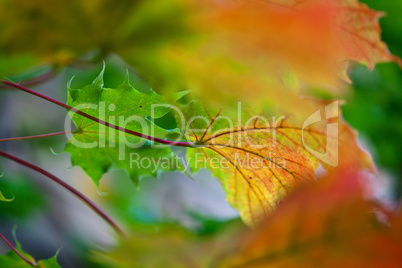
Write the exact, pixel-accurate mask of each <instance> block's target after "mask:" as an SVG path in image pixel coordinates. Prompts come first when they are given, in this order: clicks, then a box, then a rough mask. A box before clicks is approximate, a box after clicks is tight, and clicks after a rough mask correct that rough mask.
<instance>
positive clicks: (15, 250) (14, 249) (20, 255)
mask: <svg viewBox="0 0 402 268" xmlns="http://www.w3.org/2000/svg"><path fill="white" fill-rule="evenodd" d="M0 238H1V239H3V240H4V242H6V244H7V245H8V246H9V247H10V248H11V249H12V250H13V251H14V252H15V253H17V255H18V256H19V257H20V258H21V259H22V260H23V261H25V262H26V263H28V264H29V265H31V266H36V263H35V262H32V261H30V260H28V259H27V258H26V257H25V256H23V255H22V254H21V253H20V252H19V251H18V250H17V249H16V248H15V247H14V246H13V245H12V244H11V243H10V242H9V241H8V240H7V239H6V238H5V237H4V235H2V234H0Z"/></svg>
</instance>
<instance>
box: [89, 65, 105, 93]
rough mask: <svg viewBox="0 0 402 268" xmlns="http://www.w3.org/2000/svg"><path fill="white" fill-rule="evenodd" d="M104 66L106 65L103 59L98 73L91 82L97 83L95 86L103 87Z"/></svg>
mask: <svg viewBox="0 0 402 268" xmlns="http://www.w3.org/2000/svg"><path fill="white" fill-rule="evenodd" d="M105 67H106V64H105V61H103V65H102V70H101V71H100V73H99V75H98V76H97V77H96V78H95V79H94V81H93V82H92V84H93V85H97V86H99V87H101V88H103V75H104V74H105Z"/></svg>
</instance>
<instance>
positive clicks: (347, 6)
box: [171, 0, 400, 105]
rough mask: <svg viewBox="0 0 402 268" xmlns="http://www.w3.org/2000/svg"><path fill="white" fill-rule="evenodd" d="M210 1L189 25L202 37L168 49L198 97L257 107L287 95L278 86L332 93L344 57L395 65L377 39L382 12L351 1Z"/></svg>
mask: <svg viewBox="0 0 402 268" xmlns="http://www.w3.org/2000/svg"><path fill="white" fill-rule="evenodd" d="M210 2H213V4H212V6H208V5H207V8H204V10H206V11H205V13H206V15H204V16H200V17H201V19H199V20H198V21H196V22H195V23H194V25H196V26H195V29H196V30H198V31H204V32H206V35H207V36H208V38H206V39H205V40H204V42H203V43H202V44H201V45H199V46H197V47H196V48H195V49H194V51H191V50H190V51H188V49H187V50H186V48H184V49H183V50H184V52H183V51H181V50H179V49H177V50H173V51H171V53H172V55H171V61H172V62H174V61H178V60H179V64H178V65H179V66H180V65H182V66H184V68H183V69H184V70H183V73H184V74H183V77H184V78H183V79H187V80H188V81H189V82H188V83H189V88H191V89H192V90H194V91H195V92H196V93H197V94H198V96H199V97H200V98H205V99H208V100H210V99H212V100H216V102H217V103H219V102H223V101H226V100H227V99H229V100H236V99H240V100H242V101H253V102H254V103H255V104H256V105H257V104H258V103H261V102H264V103H263V104H265V103H266V102H268V101H269V100H272V101H273V102H275V101H277V102H279V101H281V102H282V101H284V100H286V98H281V97H280V95H281V92H283V91H284V92H286V93H287V94H288V95H291V93H294V92H298V91H300V90H302V92H303V93H305V92H306V91H307V92H308V90H311V89H313V90H320V91H326V92H330V93H332V94H339V93H344V92H345V91H346V90H347V89H348V87H347V84H346V83H345V82H344V81H349V78H348V77H347V75H346V68H347V65H348V64H347V63H348V61H349V60H356V61H358V62H360V63H366V64H368V65H369V66H370V67H373V66H374V65H375V64H376V63H378V62H386V61H396V62H398V63H400V59H399V58H398V57H395V56H393V55H392V54H391V53H389V51H388V49H387V47H386V45H385V44H384V43H383V42H382V41H381V38H380V27H379V23H378V18H379V15H380V14H381V13H380V12H376V11H373V10H370V9H369V8H368V7H367V6H366V5H364V4H361V3H359V2H358V1H357V0H353V1H350V0H344V1H326V0H321V1H313V0H301V1H293V0H284V1H275V0H266V1H236V2H232V1H220V2H216V1H209V2H208V1H206V3H210ZM233 85H236V86H233ZM261 96H266V97H267V98H262V97H261ZM267 99H269V100H267Z"/></svg>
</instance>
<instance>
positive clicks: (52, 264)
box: [0, 232, 61, 268]
mask: <svg viewBox="0 0 402 268" xmlns="http://www.w3.org/2000/svg"><path fill="white" fill-rule="evenodd" d="M13 236H14V241H15V244H16V246H15V248H16V250H18V252H19V253H20V254H21V255H23V256H24V257H25V258H26V259H27V260H29V261H32V262H35V259H34V258H33V257H32V256H31V255H29V254H28V253H26V252H24V251H23V249H22V247H21V244H20V243H19V242H18V240H17V238H16V235H15V232H13ZM58 253H59V252H57V253H56V254H55V255H54V256H53V257H51V258H49V259H47V260H39V261H38V262H37V263H36V265H35V267H40V268H59V267H61V266H60V265H59V264H58V263H57V255H58ZM0 265H1V267H7V268H23V267H28V266H29V265H28V264H27V263H26V262H25V261H24V260H23V259H21V257H20V256H18V255H17V253H15V252H14V251H13V250H10V251H9V252H7V253H6V254H5V255H0Z"/></svg>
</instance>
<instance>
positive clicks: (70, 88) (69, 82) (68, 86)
mask: <svg viewBox="0 0 402 268" xmlns="http://www.w3.org/2000/svg"><path fill="white" fill-rule="evenodd" d="M75 76H76V75H73V77H71V78H70V80H68V82H67V89H68V90H69V91H72V90H76V89H74V88H72V87H71V82H73V79H74V78H75Z"/></svg>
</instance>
